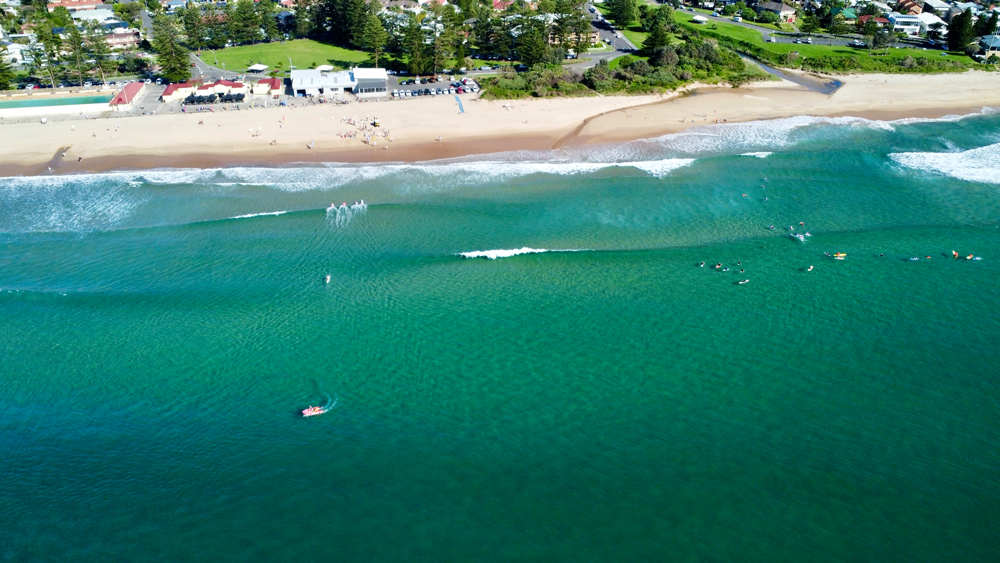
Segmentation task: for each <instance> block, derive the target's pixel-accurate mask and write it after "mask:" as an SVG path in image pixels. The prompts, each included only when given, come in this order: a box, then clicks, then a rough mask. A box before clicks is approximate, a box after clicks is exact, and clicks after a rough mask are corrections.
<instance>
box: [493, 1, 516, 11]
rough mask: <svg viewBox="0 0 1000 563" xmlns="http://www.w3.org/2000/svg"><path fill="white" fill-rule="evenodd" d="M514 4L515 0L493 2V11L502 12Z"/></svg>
mask: <svg viewBox="0 0 1000 563" xmlns="http://www.w3.org/2000/svg"><path fill="white" fill-rule="evenodd" d="M513 3H514V0H493V10H494V11H497V12H502V11H504V10H506V9H507V8H509V7H510V5H511V4H513Z"/></svg>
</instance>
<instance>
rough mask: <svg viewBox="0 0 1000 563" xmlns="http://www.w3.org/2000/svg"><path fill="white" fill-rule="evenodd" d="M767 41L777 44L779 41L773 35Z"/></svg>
mask: <svg viewBox="0 0 1000 563" xmlns="http://www.w3.org/2000/svg"><path fill="white" fill-rule="evenodd" d="M767 41H768V43H777V42H778V40H777V39H775V38H774V36H773V35H772V36H771V37H769V38H768V39H767Z"/></svg>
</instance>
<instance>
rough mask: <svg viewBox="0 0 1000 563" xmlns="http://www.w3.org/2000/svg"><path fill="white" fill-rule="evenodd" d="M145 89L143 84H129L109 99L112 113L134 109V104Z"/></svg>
mask: <svg viewBox="0 0 1000 563" xmlns="http://www.w3.org/2000/svg"><path fill="white" fill-rule="evenodd" d="M145 89H146V83H145V82H129V83H128V84H126V85H125V87H124V88H122V89H121V90H119V91H118V93H117V94H115V97H114V98H111V103H110V105H111V109H112V111H129V110H131V109H132V108H134V107H135V102H136V100H138V99H139V98H140V97H141V94H142V92H143V90H145Z"/></svg>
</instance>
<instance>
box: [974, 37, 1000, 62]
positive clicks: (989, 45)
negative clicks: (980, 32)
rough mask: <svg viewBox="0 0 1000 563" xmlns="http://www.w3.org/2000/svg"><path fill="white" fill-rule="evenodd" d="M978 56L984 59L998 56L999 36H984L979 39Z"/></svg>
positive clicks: (999, 53) (999, 48)
mask: <svg viewBox="0 0 1000 563" xmlns="http://www.w3.org/2000/svg"><path fill="white" fill-rule="evenodd" d="M979 54H980V55H982V56H983V57H985V58H987V59H988V58H990V57H991V56H993V55H997V56H1000V35H984V36H983V37H982V38H980V39H979Z"/></svg>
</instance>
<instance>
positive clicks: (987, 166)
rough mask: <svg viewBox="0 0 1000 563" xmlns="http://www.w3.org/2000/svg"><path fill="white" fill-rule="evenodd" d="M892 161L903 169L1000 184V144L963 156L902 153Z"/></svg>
mask: <svg viewBox="0 0 1000 563" xmlns="http://www.w3.org/2000/svg"><path fill="white" fill-rule="evenodd" d="M889 158H891V159H892V160H893V162H895V163H896V164H899V165H900V166H905V167H906V168H911V169H914V170H921V171H925V172H935V173H938V174H944V175H945V176H951V177H952V178H958V179H959V180H966V181H968V182H982V183H987V184H1000V143H998V144H995V145H987V146H985V147H979V148H977V149H970V150H967V151H961V152H901V153H892V154H890V155H889Z"/></svg>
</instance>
